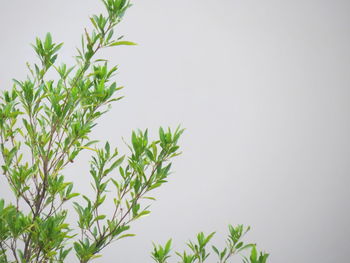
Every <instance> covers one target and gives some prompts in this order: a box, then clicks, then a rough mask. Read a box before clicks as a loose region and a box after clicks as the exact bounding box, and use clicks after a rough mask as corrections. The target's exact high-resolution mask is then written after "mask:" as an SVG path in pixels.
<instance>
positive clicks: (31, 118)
mask: <svg viewBox="0 0 350 263" xmlns="http://www.w3.org/2000/svg"><path fill="white" fill-rule="evenodd" d="M101 1H102V3H103V4H104V6H105V11H106V15H104V14H99V15H93V16H92V17H91V18H90V21H91V23H92V27H93V29H92V30H91V31H90V32H89V31H88V30H85V31H84V34H83V35H82V37H81V47H80V48H78V49H77V56H76V64H75V65H67V64H64V63H63V64H60V65H57V62H56V61H57V57H58V52H59V50H60V49H61V47H62V45H63V44H62V43H55V42H54V41H53V39H52V36H51V34H50V33H48V34H47V35H46V37H45V38H44V39H40V38H37V39H36V41H35V43H34V44H33V48H34V51H35V53H36V54H37V56H38V59H39V62H38V63H34V64H29V63H27V66H28V70H29V76H28V77H27V79H25V80H14V85H13V87H12V89H10V90H7V91H4V92H3V93H2V95H1V98H0V152H1V156H2V159H3V160H2V166H1V168H2V173H3V176H4V177H5V178H6V180H7V182H8V185H9V186H10V188H11V190H12V193H13V197H14V198H13V200H14V202H13V203H11V202H9V201H6V202H5V200H3V199H1V200H0V263H8V262H16V263H19V262H21V263H30V262H35V263H46V262H50V263H51V262H52V263H53V262H61V263H62V262H65V261H66V260H67V256H68V255H69V254H70V253H72V254H73V253H74V254H75V256H76V258H77V260H78V261H79V262H81V263H87V262H90V261H91V260H93V259H95V258H97V257H99V256H101V251H102V250H103V249H104V248H105V247H106V246H108V245H109V244H111V243H112V242H113V241H116V240H119V239H122V238H126V237H130V236H133V235H134V234H132V233H130V232H129V229H130V226H131V223H132V222H133V221H135V220H137V219H139V218H141V217H143V216H145V215H147V214H149V213H150V210H149V206H147V205H146V204H147V203H145V202H144V201H146V200H147V199H148V200H154V198H153V197H152V195H150V192H151V191H152V190H154V189H156V188H158V187H160V186H162V185H163V184H164V183H165V182H166V181H167V178H168V176H169V174H170V173H171V164H172V163H171V161H172V159H173V158H174V157H176V156H177V155H179V154H180V152H179V146H178V141H179V139H180V136H181V134H182V133H183V130H182V129H181V128H179V127H178V128H177V129H175V130H172V129H170V128H168V129H164V128H159V134H158V139H156V140H150V139H149V136H148V130H144V131H141V130H137V131H134V132H132V135H131V142H130V143H129V144H128V147H129V149H130V153H129V154H127V155H121V154H119V152H118V150H117V149H114V148H112V147H111V145H110V143H109V142H106V143H105V144H104V146H103V147H100V148H99V147H98V146H97V145H96V143H97V141H95V140H93V139H91V138H90V134H91V131H92V129H93V128H94V127H95V125H96V124H97V120H98V119H99V118H100V117H101V116H102V115H103V114H105V113H106V112H107V111H108V109H109V107H110V105H111V103H112V102H115V101H118V100H120V99H122V96H120V90H121V89H122V87H121V86H118V85H117V83H116V82H115V81H113V80H112V78H113V76H114V74H115V73H116V71H117V70H118V69H117V67H116V66H112V67H110V66H109V63H108V61H107V60H105V59H101V58H96V55H97V54H98V52H99V51H100V50H101V49H103V48H108V47H116V46H121V45H135V43H133V42H130V41H126V40H123V39H122V37H121V36H119V37H118V36H115V32H114V30H115V28H116V26H117V25H118V24H119V23H120V22H121V21H122V18H123V16H124V13H125V11H126V10H127V9H128V8H129V7H130V3H129V2H128V1H126V0H101ZM49 72H50V76H52V75H54V76H55V77H53V78H52V79H50V78H49V77H48V75H49V74H48V73H49ZM83 150H90V151H91V152H92V153H93V156H92V159H91V162H90V180H91V182H92V183H91V187H92V189H91V190H92V191H93V193H94V195H93V196H92V197H91V196H89V195H88V194H87V193H77V192H75V191H74V184H73V182H70V181H68V180H67V179H66V177H65V175H64V169H65V168H66V167H67V166H68V165H69V164H72V163H74V161H75V160H76V158H77V157H78V155H79V154H80V153H81V152H82V151H83ZM108 192H111V193H112V194H113V198H108V197H109V195H108ZM108 201H111V202H113V203H112V205H113V207H114V208H113V211H111V213H108V212H107V211H104V209H103V204H105V203H106V202H108ZM70 208H74V209H70ZM74 212H75V213H76V216H77V226H76V227H75V225H74V224H71V223H70V221H69V220H68V215H70V214H71V213H74ZM230 232H231V236H230V238H229V240H228V247H227V248H225V249H224V250H223V251H221V252H219V251H218V249H216V248H214V247H213V249H214V251H215V252H217V253H218V256H219V258H220V261H219V262H220V263H224V262H226V261H227V258H228V257H229V256H231V255H233V254H235V253H236V252H240V251H241V250H243V249H244V248H247V246H243V244H241V243H239V240H240V237H241V235H242V229H241V228H240V227H238V228H233V227H230ZM212 236H213V233H212V234H211V235H209V236H207V237H206V236H205V235H204V234H203V233H200V234H199V235H198V236H197V243H192V242H190V243H189V244H188V246H189V248H190V249H191V254H186V252H184V253H183V254H181V259H182V262H186V263H187V262H188V263H192V262H199V263H202V262H204V261H205V260H206V259H207V257H208V255H209V254H208V253H207V252H206V250H205V248H206V245H207V243H208V242H209V240H210V239H211V237H212ZM170 246H171V241H169V242H168V243H167V244H166V245H165V247H164V248H163V247H161V246H158V247H155V248H154V251H153V253H152V256H153V259H154V260H155V261H156V262H158V263H165V262H167V259H168V257H169V255H168V254H169V252H170ZM248 246H250V245H248ZM250 247H252V248H253V249H252V254H251V256H250V259H246V260H247V261H245V262H251V263H255V262H260V263H262V262H265V261H266V258H267V256H266V254H261V255H260V256H259V257H258V256H257V252H256V250H255V247H254V246H250ZM261 258H263V259H261ZM249 260H250V261H249ZM263 260H265V261H263Z"/></svg>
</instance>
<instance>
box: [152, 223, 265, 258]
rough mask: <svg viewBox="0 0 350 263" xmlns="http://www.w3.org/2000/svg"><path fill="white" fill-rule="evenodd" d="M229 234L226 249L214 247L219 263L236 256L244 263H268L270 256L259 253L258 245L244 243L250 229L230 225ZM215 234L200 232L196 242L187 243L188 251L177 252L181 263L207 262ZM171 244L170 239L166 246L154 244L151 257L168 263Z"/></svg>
mask: <svg viewBox="0 0 350 263" xmlns="http://www.w3.org/2000/svg"><path fill="white" fill-rule="evenodd" d="M228 229H229V234H228V237H227V239H226V247H225V248H223V249H222V250H220V249H218V248H217V247H216V246H212V247H211V248H212V251H213V252H214V253H215V254H216V256H217V262H218V263H227V262H228V261H229V260H230V259H231V258H232V257H233V256H234V255H240V256H241V258H242V260H243V261H242V262H243V263H266V262H267V258H268V256H269V254H267V253H264V252H260V254H259V253H258V252H257V249H256V245H255V244H251V243H247V244H245V243H244V241H242V239H243V237H244V235H245V234H246V233H247V232H248V231H249V230H250V227H247V228H244V226H243V225H238V226H236V227H234V226H232V225H229V226H228ZM214 235H215V232H212V233H210V234H209V235H205V234H204V233H203V232H200V233H199V234H197V236H196V240H195V241H189V242H188V243H187V247H188V248H189V250H190V251H189V252H188V251H186V250H185V251H183V252H181V253H180V252H175V253H176V255H177V256H178V257H179V258H180V261H178V262H179V263H203V262H205V261H206V260H207V259H208V257H209V255H210V252H208V251H207V246H208V244H209V242H210V241H211V239H212V238H213V236H214ZM171 243H172V240H171V239H170V240H169V241H168V242H167V243H166V244H165V246H161V245H156V244H153V251H152V253H151V256H152V258H153V260H154V261H155V262H156V263H167V262H168V261H167V260H168V259H169V258H170V257H171V255H170V253H171ZM249 249H250V256H249V257H247V256H245V255H244V254H243V253H244V252H245V251H246V250H249Z"/></svg>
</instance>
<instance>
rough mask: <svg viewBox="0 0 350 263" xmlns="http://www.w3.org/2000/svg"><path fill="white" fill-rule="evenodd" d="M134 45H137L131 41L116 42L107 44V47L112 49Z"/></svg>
mask: <svg viewBox="0 0 350 263" xmlns="http://www.w3.org/2000/svg"><path fill="white" fill-rule="evenodd" d="M135 45H137V44H136V43H134V42H131V41H116V42H113V43H111V44H109V45H108V46H109V47H114V46H135Z"/></svg>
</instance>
